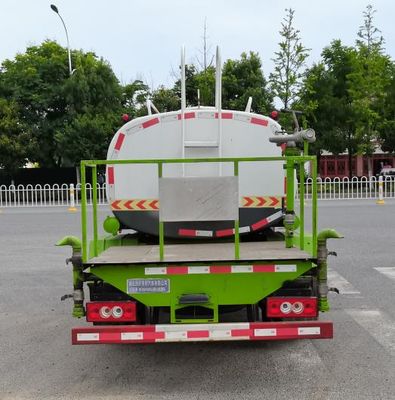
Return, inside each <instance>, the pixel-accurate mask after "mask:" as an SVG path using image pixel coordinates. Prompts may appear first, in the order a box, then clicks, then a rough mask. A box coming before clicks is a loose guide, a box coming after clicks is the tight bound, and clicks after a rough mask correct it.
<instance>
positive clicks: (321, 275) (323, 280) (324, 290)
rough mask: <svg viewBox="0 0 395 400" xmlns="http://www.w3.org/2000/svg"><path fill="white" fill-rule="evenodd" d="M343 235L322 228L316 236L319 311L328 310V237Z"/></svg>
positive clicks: (341, 236) (337, 237)
mask: <svg viewBox="0 0 395 400" xmlns="http://www.w3.org/2000/svg"><path fill="white" fill-rule="evenodd" d="M343 237H344V236H343V235H341V234H339V233H338V232H336V231H335V230H334V229H324V230H323V231H321V232H320V233H319V234H318V236H317V244H318V248H317V267H318V306H319V309H320V311H329V302H328V248H327V243H326V242H327V240H328V239H342V238H343Z"/></svg>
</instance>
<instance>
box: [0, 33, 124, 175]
mask: <svg viewBox="0 0 395 400" xmlns="http://www.w3.org/2000/svg"><path fill="white" fill-rule="evenodd" d="M72 60H73V66H74V68H75V72H74V73H73V75H72V76H69V70H68V64H67V51H66V50H65V49H64V48H63V47H61V46H59V45H58V44H57V43H56V42H52V41H45V42H44V43H42V44H41V45H40V46H31V47H29V48H27V50H26V52H25V53H23V54H18V55H17V56H16V57H15V59H14V60H6V61H4V62H3V64H2V71H1V82H2V84H1V86H0V91H1V93H0V94H1V95H2V97H4V98H5V99H7V100H8V101H11V102H15V103H16V104H18V115H17V119H18V120H19V122H20V123H21V124H23V132H24V134H25V135H27V136H28V137H29V138H31V142H30V145H31V148H32V150H31V151H30V152H29V155H28V158H29V161H32V162H38V163H39V164H40V165H41V166H47V167H53V166H61V165H64V164H65V163H72V164H75V163H78V162H79V160H80V157H79V156H77V155H76V154H77V153H79V151H76V148H77V147H78V146H79V142H80V141H84V142H85V141H86V140H87V139H86V138H84V137H83V136H77V135H76V133H77V132H79V133H80V134H82V135H84V132H81V131H80V130H77V131H76V132H72V131H71V127H72V126H74V127H77V126H81V123H80V122H81V121H89V120H92V119H94V118H96V117H97V116H98V115H103V114H104V113H105V114H106V115H108V114H110V113H111V112H116V113H117V114H120V112H121V90H120V86H119V83H118V80H117V78H116V77H115V75H114V73H113V72H112V70H111V67H110V66H109V64H108V63H106V62H105V61H104V60H102V59H98V58H97V57H96V56H95V55H94V54H93V53H83V52H82V51H73V52H72ZM110 121H111V120H110ZM85 126H86V123H85ZM97 127H98V128H100V127H101V129H104V128H105V129H107V131H106V132H103V131H100V132H99V131H98V132H97V133H96V136H95V137H92V136H89V137H90V138H91V140H92V143H91V145H92V149H95V151H93V152H92V151H90V152H89V155H94V156H95V157H97V158H102V157H103V156H104V155H105V151H106V148H107V145H108V141H106V142H101V143H100V144H99V143H98V140H101V139H102V138H103V137H104V136H108V135H111V133H112V132H113V129H111V128H112V127H115V124H112V123H106V126H105V127H104V125H103V124H101V123H98V124H97ZM83 148H86V146H83ZM74 153H75V156H73V154H74ZM82 158H87V157H86V156H84V157H82Z"/></svg>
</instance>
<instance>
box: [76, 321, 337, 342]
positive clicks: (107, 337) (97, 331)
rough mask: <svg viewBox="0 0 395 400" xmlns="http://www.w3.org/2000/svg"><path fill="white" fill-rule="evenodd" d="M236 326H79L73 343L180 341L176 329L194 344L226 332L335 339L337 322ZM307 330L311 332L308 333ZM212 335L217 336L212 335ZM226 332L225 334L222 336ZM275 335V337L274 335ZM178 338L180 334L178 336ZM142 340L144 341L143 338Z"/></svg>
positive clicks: (235, 335) (245, 336)
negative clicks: (95, 338)
mask: <svg viewBox="0 0 395 400" xmlns="http://www.w3.org/2000/svg"><path fill="white" fill-rule="evenodd" d="M232 325H233V326H232V327H229V328H227V327H226V324H221V323H219V324H216V323H212V324H204V326H201V327H198V326H196V327H195V328H194V329H200V330H188V329H187V328H185V327H183V326H182V325H181V326H177V325H176V324H174V325H173V327H172V328H169V327H168V326H166V325H135V326H133V325H122V326H95V327H86V326H85V327H78V328H73V329H72V343H73V344H83V345H85V344H99V343H103V344H106V343H124V344H126V343H136V344H137V343H155V342H159V341H162V342H177V341H179V339H178V338H177V337H175V338H174V339H173V338H172V337H171V335H169V336H170V337H169V336H167V335H168V333H170V332H171V331H173V330H175V332H185V331H186V335H185V336H184V337H185V339H190V340H188V341H191V342H193V341H194V340H197V339H200V340H207V341H214V340H223V339H224V336H226V335H224V333H225V332H229V330H230V336H228V337H227V338H226V339H231V338H233V339H234V340H243V339H244V340H254V341H256V340H284V339H305V338H306V339H319V338H321V339H329V338H332V337H333V323H332V322H330V321H298V322H296V321H290V322H253V323H249V324H246V323H242V322H239V323H234V324H232ZM303 328H306V329H307V331H306V333H305V334H303V333H300V332H303ZM308 328H315V329H314V330H315V331H316V332H317V333H314V334H313V333H310V334H309V332H308ZM255 329H263V330H268V333H267V335H264V332H262V331H261V332H257V333H258V335H256V336H255ZM210 332H213V333H215V334H214V335H213V336H210ZM128 333H135V334H136V335H130V336H136V337H137V338H133V339H130V340H127V339H122V334H124V335H125V336H127V334H128ZM221 333H222V334H221ZM79 334H82V335H84V334H93V335H97V336H98V340H92V339H89V338H87V339H84V338H83V337H81V338H80V339H78V335H79ZM272 334H274V335H272ZM176 336H177V335H176ZM139 337H140V339H139Z"/></svg>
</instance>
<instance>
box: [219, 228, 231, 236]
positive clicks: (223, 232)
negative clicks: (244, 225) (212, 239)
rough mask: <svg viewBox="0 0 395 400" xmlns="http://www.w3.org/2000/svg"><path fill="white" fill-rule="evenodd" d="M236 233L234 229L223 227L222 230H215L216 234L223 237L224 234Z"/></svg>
mask: <svg viewBox="0 0 395 400" xmlns="http://www.w3.org/2000/svg"><path fill="white" fill-rule="evenodd" d="M233 233H234V231H233V229H222V230H220V231H216V232H215V236H217V237H222V236H232V235H233Z"/></svg>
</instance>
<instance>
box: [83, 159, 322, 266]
mask: <svg viewBox="0 0 395 400" xmlns="http://www.w3.org/2000/svg"><path fill="white" fill-rule="evenodd" d="M273 161H283V162H284V164H285V169H286V176H287V180H286V213H288V214H292V213H294V204H295V198H294V193H295V191H294V189H295V187H294V184H295V179H294V177H295V170H296V171H297V172H299V182H304V163H305V162H311V166H312V178H313V185H312V239H313V246H312V250H313V251H312V253H313V257H315V256H316V254H317V183H316V181H317V179H316V178H317V172H316V171H317V161H316V157H315V156H285V157H242V158H194V159H192V158H188V159H159V160H158V159H155V160H84V161H81V224H82V260H83V262H87V260H88V233H87V190H86V169H87V168H90V169H91V172H92V187H94V188H95V187H96V186H97V166H98V165H125V164H131V165H133V164H156V166H157V171H158V179H159V178H161V177H162V175H163V165H164V164H190V163H233V174H234V176H238V175H239V164H240V163H242V162H273ZM298 166H299V168H297V167H298ZM303 190H304V186H303V184H302V185H300V191H301V193H303ZM301 197H302V196H301ZM302 198H303V197H302ZM304 215H305V213H304V202H303V201H300V204H299V218H300V226H299V247H300V248H301V249H302V250H303V249H304V237H305V224H304ZM92 225H93V254H94V256H97V255H98V223H97V191H96V190H93V195H92ZM234 229H235V235H234V249H235V259H236V260H238V259H239V258H240V238H239V220H238V219H237V220H235V221H234ZM285 243H286V247H292V246H293V244H294V239H293V236H292V235H289V234H286V240H285ZM164 251H165V240H164V222H163V221H160V220H159V257H160V260H161V261H163V260H164V259H165V256H164Z"/></svg>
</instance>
